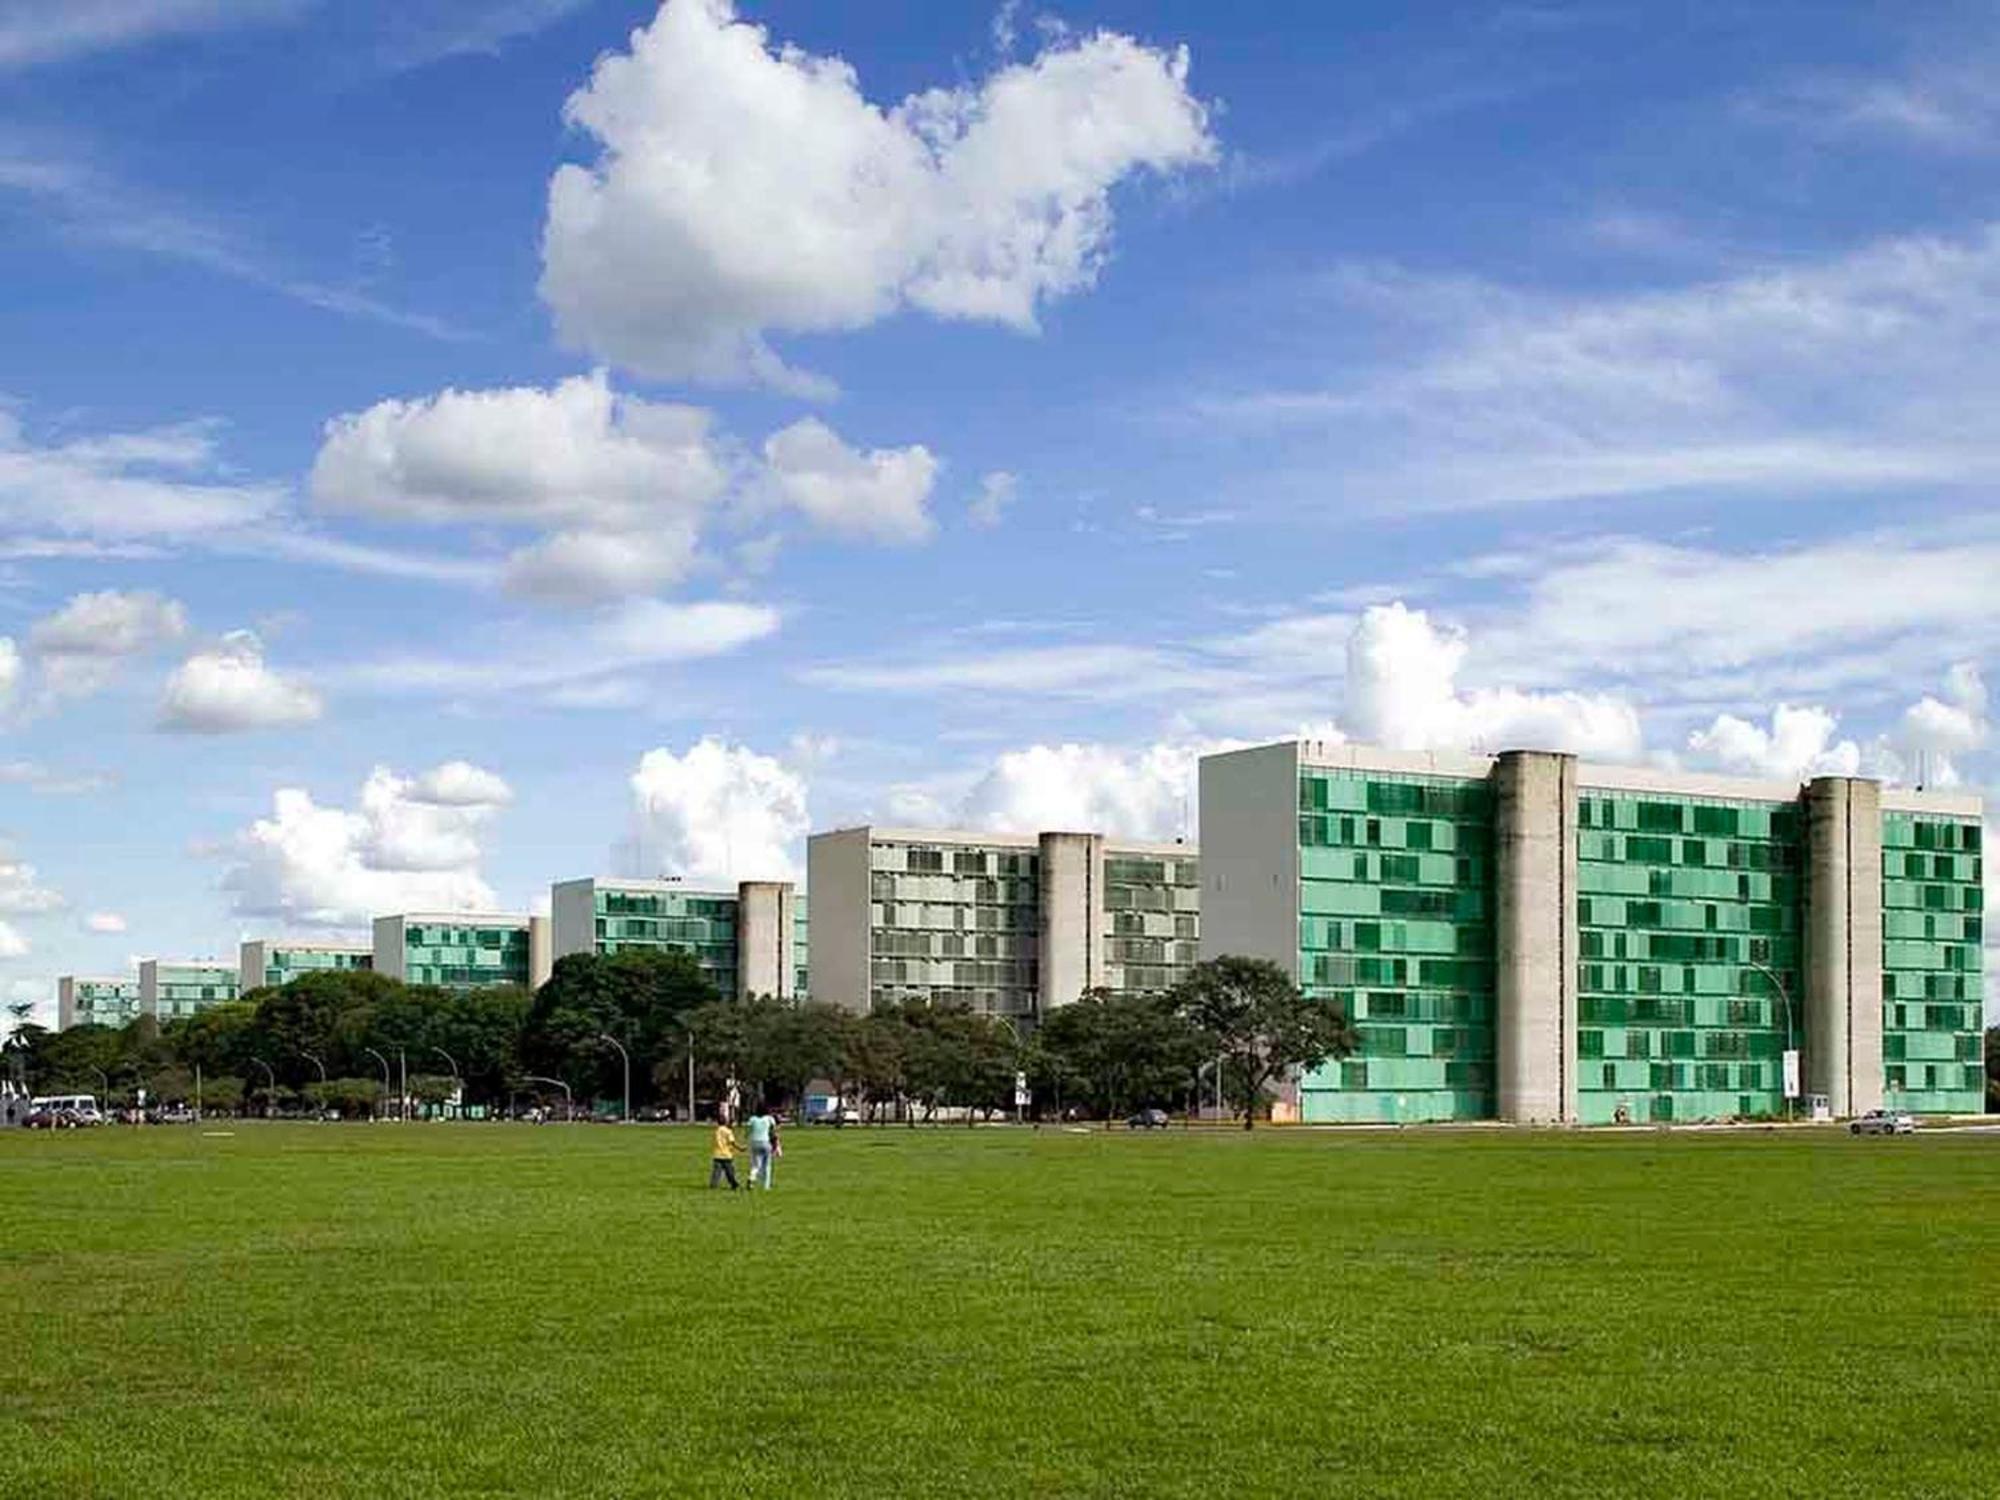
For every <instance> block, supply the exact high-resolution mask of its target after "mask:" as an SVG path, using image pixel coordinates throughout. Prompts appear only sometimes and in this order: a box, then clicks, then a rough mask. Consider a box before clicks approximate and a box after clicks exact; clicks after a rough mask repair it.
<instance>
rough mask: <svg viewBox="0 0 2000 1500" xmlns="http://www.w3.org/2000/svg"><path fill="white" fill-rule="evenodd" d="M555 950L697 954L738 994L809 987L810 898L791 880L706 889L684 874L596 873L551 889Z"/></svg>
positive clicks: (789, 995)
mask: <svg viewBox="0 0 2000 1500" xmlns="http://www.w3.org/2000/svg"><path fill="white" fill-rule="evenodd" d="M550 910H551V913H552V919H553V923H554V956H555V957H556V958H567V957H569V956H570V955H571V954H576V953H595V954H599V955H607V954H612V953H627V952H632V951H634V950H645V949H650V950H655V951H668V950H672V951H678V952H682V953H686V954H688V955H690V956H691V957H692V958H693V959H694V961H695V963H696V964H697V965H698V966H699V967H700V969H701V971H702V973H703V974H704V975H705V976H706V977H707V979H708V981H709V983H711V984H712V985H714V986H715V989H716V992H717V993H718V994H721V995H723V996H726V997H729V998H732V999H744V998H747V997H749V996H752V995H774V996H777V997H778V998H780V999H793V998H796V997H797V996H799V995H800V994H801V993H802V989H801V985H800V979H801V977H802V975H803V973H804V969H805V962H806V960H805V945H806V935H805V933H806V913H805V900H804V897H803V896H802V895H800V894H799V892H798V891H797V890H795V889H794V887H793V886H792V884H791V882H790V881H784V880H746V881H742V882H740V883H739V884H738V885H737V886H736V887H735V889H733V890H700V889H695V888H693V887H690V886H686V885H683V884H681V883H680V882H679V881H676V880H643V879H635V878H629V877H620V876H609V875H595V876H590V877H588V878H585V879H581V880H563V881H558V882H557V883H556V884H555V885H554V886H552V887H551V888H550Z"/></svg>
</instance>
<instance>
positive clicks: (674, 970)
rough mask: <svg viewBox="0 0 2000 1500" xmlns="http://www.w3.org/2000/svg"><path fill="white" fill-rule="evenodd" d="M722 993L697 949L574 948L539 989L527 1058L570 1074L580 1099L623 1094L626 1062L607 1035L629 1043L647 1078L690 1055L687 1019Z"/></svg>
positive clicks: (639, 1077)
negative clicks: (671, 1059) (663, 1063)
mask: <svg viewBox="0 0 2000 1500" xmlns="http://www.w3.org/2000/svg"><path fill="white" fill-rule="evenodd" d="M719 999H720V996H718V995H717V994H716V991H715V986H714V985H712V984H711V983H709V981H708V978H707V976H706V975H704V974H703V973H702V971H701V967H700V965H698V964H697V963H696V962H695V961H694V958H693V956H692V955H691V954H687V953H683V952H680V951H679V950H661V949H632V950H629V951H626V952H622V953H613V954H609V955H605V956H603V957H600V956H598V955H596V954H589V953H579V954H571V955H569V956H567V957H564V958H559V959H557V960H556V963H555V969H554V971H553V972H552V973H551V974H550V976H549V979H548V982H547V983H546V984H544V985H543V986H542V987H541V988H540V989H539V990H537V991H535V996H534V1000H533V1002H532V1003H531V1004H530V1006H529V1008H528V1012H527V1015H526V1017H525V1019H524V1021H523V1024H522V1029H521V1040H520V1059H521V1062H522V1064H523V1066H524V1067H525V1068H526V1069H527V1070H528V1071H530V1072H535V1073H547V1074H549V1075H551V1076H553V1077H557V1078H561V1079H563V1080H565V1081H566V1082H568V1083H569V1084H570V1086H571V1087H572V1088H574V1089H575V1090H576V1094H577V1097H578V1098H579V1099H588V1098H590V1097H593V1096H596V1097H600V1098H615V1097H617V1095H618V1093H619V1091H620V1088H621V1087H622V1069H621V1065H620V1062H619V1058H618V1054H617V1052H616V1051H614V1050H613V1049H612V1048H609V1047H606V1046H605V1045H604V1044H603V1042H602V1041H601V1040H600V1038H601V1037H602V1036H604V1035H607V1034H608V1035H610V1036H613V1037H616V1038H617V1039H618V1040H619V1041H620V1042H621V1043H623V1044H624V1046H625V1048H626V1050H627V1051H628V1052H629V1053H630V1054H631V1057H632V1074H633V1078H634V1081H635V1084H639V1085H643V1084H644V1083H645V1081H646V1080H647V1079H648V1078H649V1077H650V1065H651V1064H652V1063H654V1062H657V1061H659V1060H660V1059H662V1058H664V1057H667V1056H669V1055H672V1056H680V1055H682V1045H683V1043H682V1032H681V1030H680V1028H679V1025H678V1023H679V1022H680V1020H681V1019H682V1018H684V1017H687V1016H689V1015H690V1014H691V1013H692V1012H694V1011H696V1010H698V1009H700V1008H701V1007H703V1006H707V1005H711V1004H713V1003H715V1002H716V1001H718V1000H719Z"/></svg>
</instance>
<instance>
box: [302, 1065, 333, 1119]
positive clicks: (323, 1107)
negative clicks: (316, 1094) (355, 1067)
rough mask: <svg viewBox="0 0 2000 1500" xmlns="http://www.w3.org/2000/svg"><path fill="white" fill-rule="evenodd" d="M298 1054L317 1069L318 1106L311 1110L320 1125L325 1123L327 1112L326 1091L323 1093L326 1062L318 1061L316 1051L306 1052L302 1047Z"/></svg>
mask: <svg viewBox="0 0 2000 1500" xmlns="http://www.w3.org/2000/svg"><path fill="white" fill-rule="evenodd" d="M299 1056H300V1057H303V1058H304V1059H305V1060H306V1061H307V1062H309V1063H311V1064H312V1065H313V1066H314V1067H315V1068H318V1069H319V1086H320V1090H321V1093H320V1100H319V1108H318V1109H316V1110H314V1111H313V1118H314V1119H315V1120H318V1121H319V1122H320V1123H321V1124H322V1125H324V1124H325V1123H326V1112H327V1103H326V1093H325V1090H326V1064H325V1063H323V1062H321V1061H320V1058H319V1054H318V1053H317V1052H308V1051H306V1049H305V1048H303V1047H301V1048H299Z"/></svg>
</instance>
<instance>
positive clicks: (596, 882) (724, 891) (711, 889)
mask: <svg viewBox="0 0 2000 1500" xmlns="http://www.w3.org/2000/svg"><path fill="white" fill-rule="evenodd" d="M795 883H796V882H793V881H789V880H739V881H736V882H734V883H733V884H731V885H729V886H726V887H725V886H711V885H690V884H688V882H686V881H685V880H675V879H673V878H671V877H662V876H656V875H578V876H575V877H573V878H572V879H569V880H557V881H554V882H552V883H551V885H550V889H554V888H555V887H557V886H569V887H572V888H574V887H576V886H579V885H590V886H600V887H602V888H604V889H605V890H612V891H679V892H680V893H681V894H682V895H684V896H727V897H729V898H731V899H734V897H735V895H736V893H737V890H738V889H739V888H740V887H742V886H746V885H792V884H795Z"/></svg>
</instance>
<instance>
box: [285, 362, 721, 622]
mask: <svg viewBox="0 0 2000 1500" xmlns="http://www.w3.org/2000/svg"><path fill="white" fill-rule="evenodd" d="M713 425H714V424H713V418H712V415H711V414H710V413H708V412H706V411H703V410H701V409H700V408H698V407H692V406H681V405H676V404H672V403H667V402H658V401H644V400H640V399H639V398H637V397H633V396H624V395H619V394H617V393H616V392H614V391H613V390H612V389H611V387H610V385H609V383H608V382H607V381H606V379H605V378H604V376H603V375H602V374H601V373H598V374H593V375H579V376H574V377H572V378H570V379H568V380H564V381H561V382H559V383H557V384H556V385H555V386H553V387H551V388H549V389H547V390H542V389H539V388H537V387H532V386H515V387H507V388H502V389H497V390H484V391H460V390H445V391H442V392H440V393H438V394H437V395H435V396H429V397H425V398H423V399H420V400H414V401H399V400H390V401H381V402H378V403H376V404H375V405H374V406H371V407H369V408H368V409H367V410H365V411H361V412H356V413H351V414H348V415H345V416H340V417H336V418H334V419H333V420H332V421H331V422H329V423H327V427H326V434H325V440H324V442H323V443H322V444H321V446H320V451H319V454H318V456H317V457H316V458H315V459H314V461H313V469H312V478H311V481H310V488H311V492H312V497H313V500H314V502H315V503H316V504H318V505H320V506H321V507H323V508H325V509H328V510H337V511H348V512H354V513H359V514H363V515H371V516H380V517H384V518H387V519H391V520H398V521H408V522H418V523H424V524H432V525H440V524H465V523H485V524H491V525H498V526H503V527H512V528H521V529H526V530H529V531H533V532H536V533H541V535H540V536H539V537H538V539H537V540H535V541H533V542H530V543H529V544H527V545H526V546H523V547H522V548H521V549H519V550H518V551H516V552H515V553H514V555H513V556H512V557H511V558H510V559H509V566H508V581H509V582H510V583H511V584H512V585H513V586H514V587H515V588H517V589H519V590H521V591H522V592H525V593H530V594H539V595H543V596H548V597H554V598H558V599H582V600H589V599H598V598H607V597H614V596H617V595H621V594H628V593H633V592H643V591H645V590H648V589H651V588H655V587H658V586H659V585H662V584H665V583H671V582H673V581H674V580H675V579H677V578H679V577H680V576H681V575H682V574H683V573H685V572H686V570H687V567H688V565H689V563H690V562H691V561H692V559H693V556H694V551H695V543H696V538H697V536H698V533H699V529H700V523H701V518H702V516H703V514H704V513H705V512H706V511H707V510H708V508H709V507H710V506H711V505H713V504H714V503H715V501H716V500H718V499H719V498H720V497H721V496H722V494H723V492H724V491H725V489H726V488H727V487H728V483H729V470H728V464H727V458H726V455H725V454H724V453H723V452H722V451H721V449H720V448H719V447H718V446H717V442H716V438H715V435H714V431H713Z"/></svg>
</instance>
